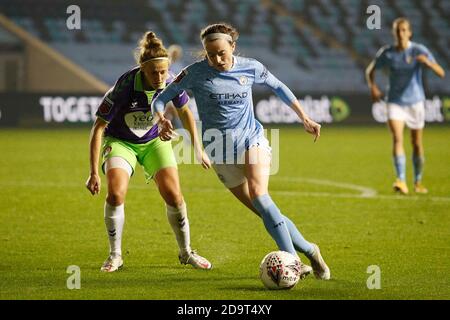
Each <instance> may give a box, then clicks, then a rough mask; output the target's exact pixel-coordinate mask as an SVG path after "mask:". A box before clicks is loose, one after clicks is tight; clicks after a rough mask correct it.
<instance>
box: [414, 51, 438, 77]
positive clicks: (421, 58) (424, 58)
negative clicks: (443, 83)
mask: <svg viewBox="0 0 450 320" xmlns="http://www.w3.org/2000/svg"><path fill="white" fill-rule="evenodd" d="M416 60H417V61H418V62H420V63H422V64H423V65H425V66H427V67H428V68H430V69H431V70H433V72H434V73H435V74H436V75H437V76H439V77H441V78H444V77H445V71H444V69H443V68H442V67H441V66H440V65H439V64H438V63H437V62H432V61H430V59H428V58H427V56H426V55H424V54H421V55H418V56H417V57H416Z"/></svg>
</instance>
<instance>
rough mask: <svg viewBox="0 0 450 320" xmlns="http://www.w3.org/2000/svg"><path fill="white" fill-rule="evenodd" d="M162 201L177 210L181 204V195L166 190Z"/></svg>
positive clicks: (177, 192)
mask: <svg viewBox="0 0 450 320" xmlns="http://www.w3.org/2000/svg"><path fill="white" fill-rule="evenodd" d="M162 196H163V198H164V201H165V202H166V203H167V204H168V205H169V206H172V207H176V208H178V207H179V206H181V205H182V204H183V201H184V200H183V195H182V194H181V192H180V191H178V190H168V191H166V192H165V193H164V194H163V195H162Z"/></svg>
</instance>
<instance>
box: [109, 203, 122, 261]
mask: <svg viewBox="0 0 450 320" xmlns="http://www.w3.org/2000/svg"><path fill="white" fill-rule="evenodd" d="M124 222H125V210H124V204H121V205H120V206H117V207H114V206H112V205H110V204H109V203H108V202H106V201H105V225H106V231H107V232H108V238H109V247H110V254H111V255H112V256H121V255H122V231H123V225H124Z"/></svg>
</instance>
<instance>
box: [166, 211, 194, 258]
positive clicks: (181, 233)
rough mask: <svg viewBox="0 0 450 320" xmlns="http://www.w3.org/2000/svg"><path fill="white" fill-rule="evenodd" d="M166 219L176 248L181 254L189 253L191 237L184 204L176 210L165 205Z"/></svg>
mask: <svg viewBox="0 0 450 320" xmlns="http://www.w3.org/2000/svg"><path fill="white" fill-rule="evenodd" d="M166 212H167V219H168V220H169V223H170V226H171V227H172V230H173V232H174V233H175V237H176V239H177V243H178V247H179V248H180V252H181V253H182V254H185V253H188V252H191V237H190V232H189V220H188V217H187V209H186V203H185V202H183V204H182V205H181V206H179V207H178V208H175V207H172V206H169V205H168V204H167V203H166Z"/></svg>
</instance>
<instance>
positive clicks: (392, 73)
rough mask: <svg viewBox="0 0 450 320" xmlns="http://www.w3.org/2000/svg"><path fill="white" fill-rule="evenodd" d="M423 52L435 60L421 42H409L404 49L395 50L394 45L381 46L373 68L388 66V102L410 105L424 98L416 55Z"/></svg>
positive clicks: (420, 68) (420, 67)
mask: <svg viewBox="0 0 450 320" xmlns="http://www.w3.org/2000/svg"><path fill="white" fill-rule="evenodd" d="M421 54H424V55H426V56H427V58H428V59H429V60H430V61H432V62H435V59H434V57H433V55H432V54H431V53H430V51H429V50H428V49H427V48H426V47H425V46H424V45H421V44H418V43H415V42H410V44H409V46H408V48H406V49H405V50H404V51H397V49H396V48H395V46H394V45H390V46H386V47H383V48H381V49H380V50H379V51H378V53H377V55H376V58H375V68H376V69H381V68H388V70H389V88H388V99H387V100H388V102H391V103H395V104H398V105H412V104H414V103H417V102H419V101H424V100H425V93H424V90H423V84H422V69H423V66H422V64H421V63H420V62H418V61H416V57H417V56H419V55H421Z"/></svg>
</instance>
